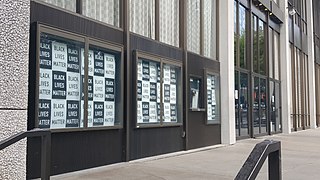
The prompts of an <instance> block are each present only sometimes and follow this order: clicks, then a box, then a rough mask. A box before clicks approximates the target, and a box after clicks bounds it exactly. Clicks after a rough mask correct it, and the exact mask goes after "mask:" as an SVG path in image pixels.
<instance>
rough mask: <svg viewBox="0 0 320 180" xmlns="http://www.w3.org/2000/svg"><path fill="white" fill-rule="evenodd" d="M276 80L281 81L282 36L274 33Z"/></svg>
mask: <svg viewBox="0 0 320 180" xmlns="http://www.w3.org/2000/svg"><path fill="white" fill-rule="evenodd" d="M273 34H274V41H273V43H274V50H273V51H274V78H275V79H276V80H280V37H279V36H280V35H279V33H277V32H274V33H273Z"/></svg>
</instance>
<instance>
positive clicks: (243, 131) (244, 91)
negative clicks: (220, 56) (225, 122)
mask: <svg viewBox="0 0 320 180" xmlns="http://www.w3.org/2000/svg"><path fill="white" fill-rule="evenodd" d="M239 94H240V96H239V111H240V120H239V121H240V127H241V128H240V135H241V136H247V135H248V134H249V123H248V102H249V101H248V74H245V73H241V74H240V93H239Z"/></svg>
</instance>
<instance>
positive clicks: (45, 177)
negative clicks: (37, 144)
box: [0, 129, 51, 180]
mask: <svg viewBox="0 0 320 180" xmlns="http://www.w3.org/2000/svg"><path fill="white" fill-rule="evenodd" d="M26 137H41V179H42V180H49V179H50V164H51V131H50V130H48V129H32V130H30V131H25V132H20V133H17V134H15V135H13V136H11V137H8V138H6V139H4V140H2V141H0V151H1V150H3V149H4V148H6V147H8V146H10V145H12V144H14V143H16V142H18V141H20V140H21V139H24V138H26Z"/></svg>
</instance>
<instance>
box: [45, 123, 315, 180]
mask: <svg viewBox="0 0 320 180" xmlns="http://www.w3.org/2000/svg"><path fill="white" fill-rule="evenodd" d="M264 139H273V140H280V141H281V146H282V174H283V178H282V179H284V180H286V179H290V180H295V179H296V180H301V179H302V180H308V179H311V180H312V179H319V178H320V129H313V130H306V131H301V132H295V133H292V134H290V135H284V134H280V135H274V136H266V137H261V138H258V139H247V140H241V141H238V142H237V143H236V144H235V145H231V146H222V145H218V146H213V147H210V148H211V149H208V148H206V149H199V150H193V151H184V152H178V153H173V154H169V155H164V156H157V157H152V158H146V159H142V160H137V161H133V162H129V163H120V164H115V165H110V166H104V167H99V168H94V169H89V170H84V171H79V172H73V173H68V174H63V175H58V176H54V177H52V178H51V179H53V180H60V179H64V180H98V179H106V180H109V179H115V180H127V179H128V180H175V179H177V180H178V179H179V180H180V179H184V180H185V179H196V180H199V179H217V180H224V179H234V177H235V176H236V174H237V173H238V171H239V169H240V168H241V166H242V165H243V163H244V161H245V160H246V158H247V157H248V155H249V153H250V152H251V150H252V148H253V147H254V146H255V144H256V143H259V142H261V141H263V140H264ZM267 177H268V176H267V161H266V162H265V164H264V166H263V168H262V170H261V172H260V174H259V175H258V178H257V179H267Z"/></svg>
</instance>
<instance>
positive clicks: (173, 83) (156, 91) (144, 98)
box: [136, 52, 182, 127]
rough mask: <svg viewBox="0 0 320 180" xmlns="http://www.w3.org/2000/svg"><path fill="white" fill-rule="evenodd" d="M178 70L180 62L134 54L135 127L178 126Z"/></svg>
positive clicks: (179, 91) (180, 117)
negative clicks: (135, 59) (135, 57)
mask: <svg viewBox="0 0 320 180" xmlns="http://www.w3.org/2000/svg"><path fill="white" fill-rule="evenodd" d="M181 71H182V69H181V64H180V63H175V62H171V61H167V60H165V59H162V58H159V57H153V56H149V55H146V54H143V53H140V52H137V79H136V98H137V111H136V112H137V116H136V117H137V122H136V123H137V127H143V126H150V125H151V126H162V125H175V124H178V125H180V124H181V122H182V83H181V81H182V72H181Z"/></svg>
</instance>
